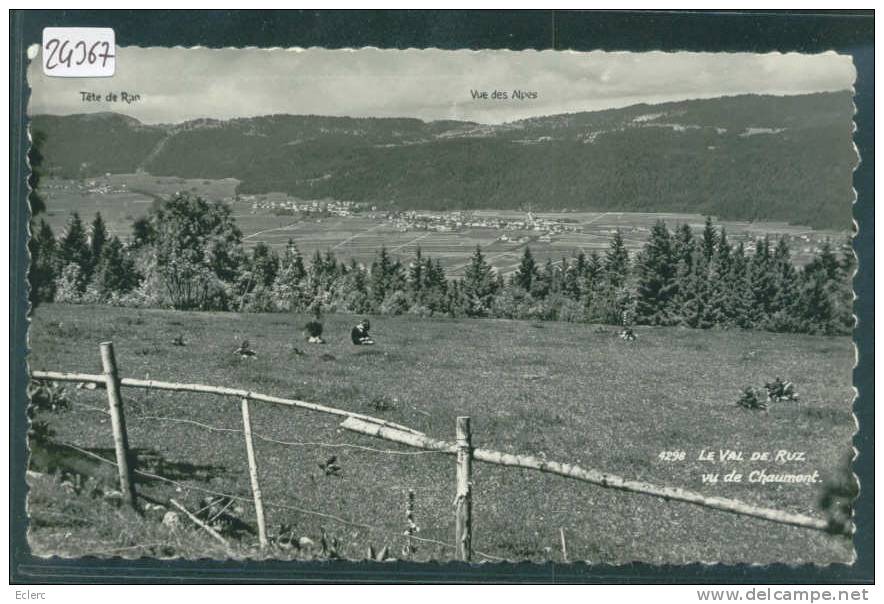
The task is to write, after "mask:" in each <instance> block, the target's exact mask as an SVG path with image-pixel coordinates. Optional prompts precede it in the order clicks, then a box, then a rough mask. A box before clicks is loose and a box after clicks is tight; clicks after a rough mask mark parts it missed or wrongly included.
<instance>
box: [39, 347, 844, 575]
mask: <svg viewBox="0 0 884 604" xmlns="http://www.w3.org/2000/svg"><path fill="white" fill-rule="evenodd" d="M100 351H101V361H102V367H103V369H104V372H103V374H101V375H95V374H87V373H65V372H57V371H36V370H35V371H31V378H32V379H38V380H50V381H57V382H77V383H85V384H94V385H95V386H96V387H103V388H105V389H106V390H107V397H108V407H109V415H110V417H111V429H112V431H113V437H114V451H115V455H116V466H117V469H118V475H119V481H120V492H121V493H122V494H123V498H124V501H125V502H126V503H127V504H129V505H131V506H132V507H134V508H136V509H137V495H136V492H135V488H134V484H133V482H132V479H131V473H132V468H130V467H129V464H130V461H131V457H130V455H129V442H128V434H127V431H126V420H125V412H124V405H123V398H122V393H121V388H122V387H128V388H143V389H149V390H167V391H174V392H201V393H206V394H217V395H221V396H228V397H234V398H237V399H239V400H240V405H241V411H242V421H243V434H244V436H245V447H246V457H247V460H248V464H249V480H250V484H251V491H252V498H253V501H254V507H255V516H256V523H257V527H258V539H259V542H260V545H261V547H262V548H263V547H266V546H267V544H268V539H267V529H266V523H265V520H264V505H263V500H262V495H261V487H260V484H259V481H258V461H257V456H256V454H255V447H254V443H253V441H252V428H251V419H250V415H249V402H250V401H257V402H264V403H270V404H275V405H282V406H287V407H295V408H301V409H307V410H310V411H316V412H318V413H325V414H328V415H335V416H339V417H343V418H345V419H344V421H343V423H342V424H341V427H342V428H344V429H346V430H349V431H352V432H356V433H359V434H364V435H368V436H373V437H376V438H380V439H383V440H386V441H390V442H394V443H398V444H400V445H405V446H409V447H413V448H417V449H422V450H425V451H436V452H440V453H446V454H450V455H453V456H456V459H457V462H456V463H457V474H456V484H455V500H454V501H455V506H454V507H455V548H456V551H457V557H458V558H459V559H460V560H464V561H470V560H471V559H472V554H473V548H472V541H473V539H472V518H473V506H472V489H473V477H472V464H473V461H479V462H483V463H489V464H495V465H500V466H509V467H516V468H524V469H528V470H537V471H539V472H544V473H548V474H556V475H558V476H564V477H566V478H571V479H575V480H580V481H583V482H588V483H591V484H594V485H597V486H600V487H604V488H610V489H618V490H621V491H629V492H632V493H640V494H643V495H651V496H654V497H660V498H663V499H665V500H667V501H681V502H684V503H691V504H694V505H698V506H702V507H706V508H711V509H715V510H720V511H724V512H729V513H732V514H740V515H743V516H750V517H754V518H761V519H764V520H768V521H771V522H777V523H780V524H787V525H791V526H797V527H802V528H808V529H813V530H818V531H826V532H844V533H846V534H852V532H853V530H854V528H853V526H852V525H849V526H846V527H843V528H842V529H840V530H839V528H838V527H835V526H833V525H832V524H831V523H830V522H828V521H827V520H826V519H823V518H818V517H813V516H807V515H804V514H795V513H791V512H786V511H783V510H777V509H772V508H766V507H761V506H756V505H752V504H748V503H744V502H742V501H737V500H735V499H729V498H726V497H710V496H706V495H701V494H700V493H696V492H693V491H689V490H686V489H681V488H674V487H665V486H657V485H653V484H650V483H646V482H640V481H636V480H629V479H626V478H622V477H620V476H616V475H614V474H608V473H605V472H601V471H599V470H594V469H589V468H581V467H580V466H577V465H573V464H568V463H560V462H556V461H548V460H546V459H540V458H537V457H533V456H530V455H514V454H510V453H501V452H499V451H493V450H489V449H480V448H475V447H473V444H472V432H471V425H470V418H469V417H458V418H457V425H456V432H455V440H454V441H453V442H449V441H442V440H435V439H432V438H429V437H428V436H426V435H425V434H423V433H422V432H420V431H418V430H414V429H412V428H409V427H407V426H402V425H399V424H396V423H393V422H389V421H386V420H383V419H380V418H377V417H372V416H368V415H363V414H361V413H355V412H352V411H346V410H343V409H336V408H333V407H327V406H325V405H318V404H316V403H309V402H306V401H300V400H296V399H287V398H282V397H277V396H269V395H266V394H259V393H256V392H252V391H250V390H242V389H236V388H226V387H221V386H206V385H202V384H182V383H177V382H163V381H157V380H139V379H132V378H120V376H119V370H118V368H117V364H116V358H115V355H114V347H113V343H111V342H103V343H102V344H101V345H100ZM563 541H564V535H563ZM563 547H564V543H563ZM563 551H564V549H563Z"/></svg>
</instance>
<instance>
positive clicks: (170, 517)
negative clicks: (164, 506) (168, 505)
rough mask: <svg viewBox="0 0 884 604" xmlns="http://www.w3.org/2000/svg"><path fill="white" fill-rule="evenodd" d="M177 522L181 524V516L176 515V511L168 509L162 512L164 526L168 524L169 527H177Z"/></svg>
mask: <svg viewBox="0 0 884 604" xmlns="http://www.w3.org/2000/svg"><path fill="white" fill-rule="evenodd" d="M179 524H181V517H180V516H179V515H178V512H172V511H169V512H166V513H165V514H163V525H164V526H168V527H169V528H177V527H178V525H179Z"/></svg>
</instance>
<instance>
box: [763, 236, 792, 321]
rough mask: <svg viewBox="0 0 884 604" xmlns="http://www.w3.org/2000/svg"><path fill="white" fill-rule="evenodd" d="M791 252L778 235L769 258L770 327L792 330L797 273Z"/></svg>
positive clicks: (784, 239) (786, 243) (785, 242)
mask: <svg viewBox="0 0 884 604" xmlns="http://www.w3.org/2000/svg"><path fill="white" fill-rule="evenodd" d="M791 256H792V254H791V251H790V250H789V244H788V242H787V241H786V238H785V237H780V239H779V241H777V245H776V247H775V248H774V252H773V256H772V258H771V271H772V272H773V273H774V280H775V281H774V282H775V292H774V296H773V301H772V305H771V309H770V313H771V321H772V323H771V325H770V326H769V327H770V328H771V329H774V330H776V331H780V330H783V329H785V330H788V331H793V330H794V325H793V321H792V315H793V313H794V305H795V303H796V300H797V297H798V273H797V271H796V270H795V265H794V264H792V257H791Z"/></svg>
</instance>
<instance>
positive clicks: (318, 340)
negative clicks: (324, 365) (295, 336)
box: [304, 306, 325, 344]
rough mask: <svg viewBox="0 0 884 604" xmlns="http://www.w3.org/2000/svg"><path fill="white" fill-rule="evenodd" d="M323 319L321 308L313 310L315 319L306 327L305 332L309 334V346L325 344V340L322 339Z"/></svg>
mask: <svg viewBox="0 0 884 604" xmlns="http://www.w3.org/2000/svg"><path fill="white" fill-rule="evenodd" d="M321 318H322V317H321V315H320V313H319V307H318V306H317V307H315V308H314V309H313V319H312V320H311V321H310V322H308V323H307V324H306V325H305V326H304V331H306V332H307V343H308V344H325V340H323V339H322V321H321Z"/></svg>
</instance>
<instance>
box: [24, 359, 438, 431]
mask: <svg viewBox="0 0 884 604" xmlns="http://www.w3.org/2000/svg"><path fill="white" fill-rule="evenodd" d="M31 377H32V378H34V379H37V380H52V381H54V382H77V383H79V382H82V383H91V384H98V385H101V386H106V383H107V378H106V377H105V376H103V375H96V374H90V373H65V372H60V371H37V370H35V371H31ZM120 386H125V387H127V388H143V389H145V390H167V391H172V392H202V393H204V394H219V395H221V396H230V397H234V398H237V399H240V400H242V399H247V400H250V401H261V402H265V403H272V404H274V405H282V406H284V407H297V408H300V409H307V410H310V411H317V412H319V413H326V414H328V415H337V416H339V417H345V418H346V417H353V418H356V419H361V420H363V421H366V422H369V423H374V424H378V425H381V426H387V427H390V428H395V429H397V430H401V431H403V432H407V433H409V434H415V435H422V434H423V432H420V431H418V430H415V429H413V428H409V427H408V426H402V425H399V424H395V423H393V422H388V421H386V420H383V419H380V418H377V417H372V416H370V415H363V414H361V413H356V412H353V411H345V410H343V409H335V408H334V407H326V406H325V405H318V404H316V403H308V402H307V401H299V400H297V399H289V398H283V397H280V396H270V395H267V394H259V393H257V392H252V391H250V390H242V389H239V388H225V387H224V386H206V385H204V384H181V383H178V382H160V381H157V380H138V379H134V378H122V379H120Z"/></svg>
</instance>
